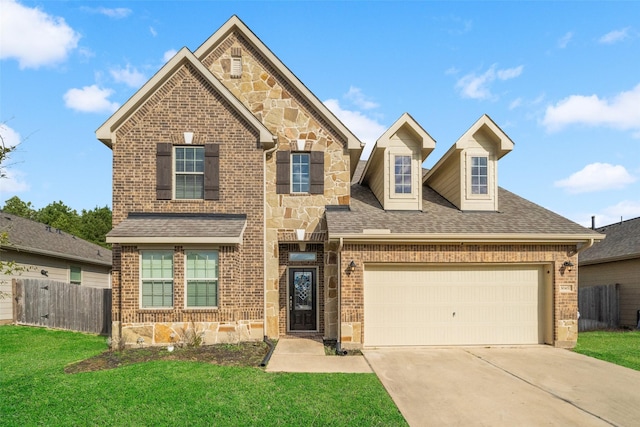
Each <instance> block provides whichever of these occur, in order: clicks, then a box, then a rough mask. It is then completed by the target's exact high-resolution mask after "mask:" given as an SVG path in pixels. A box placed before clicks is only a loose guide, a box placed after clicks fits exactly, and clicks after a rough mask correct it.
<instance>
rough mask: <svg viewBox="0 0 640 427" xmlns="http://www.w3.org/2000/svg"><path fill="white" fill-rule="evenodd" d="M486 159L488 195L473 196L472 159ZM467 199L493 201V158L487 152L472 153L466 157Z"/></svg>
mask: <svg viewBox="0 0 640 427" xmlns="http://www.w3.org/2000/svg"><path fill="white" fill-rule="evenodd" d="M474 157H484V158H486V159H487V194H473V190H472V185H471V168H472V167H473V165H472V158H474ZM465 175H466V180H465V182H466V187H467V188H466V191H465V193H466V197H467V199H468V200H491V199H492V198H493V158H492V156H491V154H490V153H487V152H486V151H481V152H478V151H470V152H468V153H467V154H466V156H465Z"/></svg>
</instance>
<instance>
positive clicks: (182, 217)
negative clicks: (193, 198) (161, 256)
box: [107, 212, 247, 244]
mask: <svg viewBox="0 0 640 427" xmlns="http://www.w3.org/2000/svg"><path fill="white" fill-rule="evenodd" d="M246 224H247V216H246V215H244V214H239V215H236V214H184V213H182V214H180V213H136V212H132V213H129V216H128V217H127V218H126V219H125V220H124V221H122V222H120V224H118V225H116V226H115V227H114V228H113V230H111V231H110V232H109V234H107V242H109V243H121V244H122V243H124V244H126V243H136V244H144V243H149V244H164V243H171V244H180V243H195V244H197V243H203V244H225V243H226V244H240V243H242V234H243V233H244V229H245V227H246Z"/></svg>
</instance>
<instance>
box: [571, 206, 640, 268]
mask: <svg viewBox="0 0 640 427" xmlns="http://www.w3.org/2000/svg"><path fill="white" fill-rule="evenodd" d="M596 231H598V232H600V233H605V234H606V235H607V238H606V239H604V240H603V241H602V242H600V243H596V244H595V245H593V246H592V247H590V248H589V249H587V250H585V251H584V252H582V253H580V258H579V261H580V264H597V263H601V262H607V261H614V260H621V259H630V258H640V217H638V218H634V219H628V220H626V221H622V222H619V223H616V224H611V225H607V226H605V227H600V228H596Z"/></svg>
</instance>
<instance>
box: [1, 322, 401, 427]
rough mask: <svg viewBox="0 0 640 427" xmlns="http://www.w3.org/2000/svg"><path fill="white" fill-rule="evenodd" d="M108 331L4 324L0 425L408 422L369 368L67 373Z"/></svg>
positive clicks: (159, 367) (146, 368)
mask: <svg viewBox="0 0 640 427" xmlns="http://www.w3.org/2000/svg"><path fill="white" fill-rule="evenodd" d="M105 349H106V345H105V340H104V337H97V336H92V335H85V334H80V333H73V332H66V331H53V330H47V329H39V328H29V327H20V326H0V425H2V426H32V425H65V426H74V425H100V426H110V425H112V426H124V425H137V426H147V425H148V426H165V425H166V426H168V425H193V426H198V425H208V426H210V425H217V426H220V425H222V426H224V425H233V426H237V425H260V426H288V425H305V426H324V425H333V426H341V425H343V426H347V425H349V426H376V425H378V426H397V425H407V424H406V422H405V421H404V419H403V418H402V415H401V414H400V412H399V411H398V409H397V408H396V407H395V405H394V404H393V401H392V400H391V398H390V397H389V395H388V394H387V392H386V391H385V390H384V388H383V386H382V384H381V383H380V381H379V380H378V378H377V377H376V376H375V375H374V374H288V373H277V374H276V373H266V372H264V371H263V370H261V369H258V368H238V367H224V366H216V365H210V364H205V363H196V362H179V361H173V362H171V361H157V362H149V363H142V364H137V365H130V366H126V367H122V368H118V369H114V370H108V371H98V372H87V373H80V374H73V375H69V374H65V373H64V372H63V369H64V366H65V365H67V364H69V363H71V362H74V361H78V360H82V359H86V358H88V357H91V356H94V355H96V354H98V353H100V352H102V351H104V350H105Z"/></svg>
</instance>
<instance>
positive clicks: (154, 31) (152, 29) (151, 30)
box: [149, 27, 158, 37]
mask: <svg viewBox="0 0 640 427" xmlns="http://www.w3.org/2000/svg"><path fill="white" fill-rule="evenodd" d="M149 32H150V33H151V35H152V36H153V37H155V36H157V35H158V32H157V31H156V29H155V28H153V27H149Z"/></svg>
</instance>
